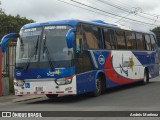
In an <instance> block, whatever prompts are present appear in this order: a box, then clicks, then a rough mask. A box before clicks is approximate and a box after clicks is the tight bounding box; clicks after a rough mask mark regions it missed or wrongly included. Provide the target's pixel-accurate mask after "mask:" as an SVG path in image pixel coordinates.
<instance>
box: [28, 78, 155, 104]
mask: <svg viewBox="0 0 160 120" xmlns="http://www.w3.org/2000/svg"><path fill="white" fill-rule="evenodd" d="M154 84H157V81H156V82H155V81H152V82H150V83H149V84H147V85H142V83H140V82H138V83H133V84H127V85H122V86H119V87H114V88H110V89H107V90H106V91H105V92H104V93H103V94H102V96H104V95H108V94H113V93H117V92H122V91H124V90H128V89H134V88H136V89H137V88H138V87H148V86H150V85H154ZM97 98H98V97H91V96H90V94H81V95H76V96H74V95H66V96H60V97H58V98H54V99H47V98H46V99H39V100H38V99H37V100H36V101H29V102H28V103H27V104H54V103H55V104H66V103H68V104H69V103H75V102H81V101H83V100H84V101H85V100H89V99H97Z"/></svg>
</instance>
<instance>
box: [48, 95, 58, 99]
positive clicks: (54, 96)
mask: <svg viewBox="0 0 160 120" xmlns="http://www.w3.org/2000/svg"><path fill="white" fill-rule="evenodd" d="M46 96H47V97H48V98H57V97H58V94H46Z"/></svg>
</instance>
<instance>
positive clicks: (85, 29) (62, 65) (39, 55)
mask: <svg viewBox="0 0 160 120" xmlns="http://www.w3.org/2000/svg"><path fill="white" fill-rule="evenodd" d="M11 38H12V39H13V38H17V45H16V63H15V70H14V91H15V95H27V94H44V95H46V96H47V97H48V98H56V97H57V96H58V95H60V94H61V95H63V94H65V95H78V94H83V93H91V94H92V95H93V96H99V95H101V93H102V92H103V91H105V89H107V88H112V87H116V86H121V85H125V84H129V83H135V82H143V83H144V84H147V83H149V80H150V79H151V78H154V77H156V76H159V61H158V45H157V40H156V36H155V35H154V34H153V33H152V32H140V31H136V30H132V29H127V28H124V27H121V26H118V25H114V24H109V23H106V22H104V21H101V20H94V21H82V20H73V19H72V20H59V21H49V22H45V23H31V24H26V25H24V26H23V27H22V28H21V30H20V32H19V33H10V34H7V35H5V36H4V37H3V38H2V40H1V48H2V51H3V52H5V51H6V48H7V46H6V45H7V42H8V41H9V40H10V39H11Z"/></svg>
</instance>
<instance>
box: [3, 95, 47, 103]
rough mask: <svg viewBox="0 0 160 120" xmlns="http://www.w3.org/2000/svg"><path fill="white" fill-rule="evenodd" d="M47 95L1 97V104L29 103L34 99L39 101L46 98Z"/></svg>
mask: <svg viewBox="0 0 160 120" xmlns="http://www.w3.org/2000/svg"><path fill="white" fill-rule="evenodd" d="M44 96H45V95H24V96H15V95H8V96H1V97H0V103H11V102H21V101H27V100H32V99H37V98H41V97H44Z"/></svg>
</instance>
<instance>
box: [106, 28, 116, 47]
mask: <svg viewBox="0 0 160 120" xmlns="http://www.w3.org/2000/svg"><path fill="white" fill-rule="evenodd" d="M104 46H105V48H106V49H115V42H114V31H113V30H108V29H104Z"/></svg>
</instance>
